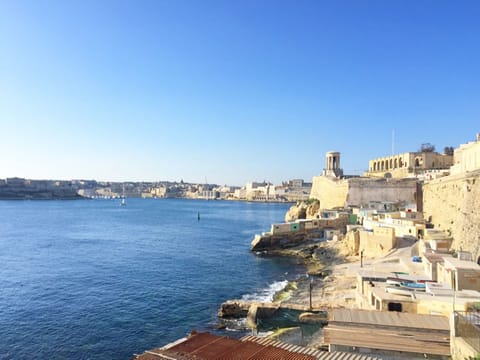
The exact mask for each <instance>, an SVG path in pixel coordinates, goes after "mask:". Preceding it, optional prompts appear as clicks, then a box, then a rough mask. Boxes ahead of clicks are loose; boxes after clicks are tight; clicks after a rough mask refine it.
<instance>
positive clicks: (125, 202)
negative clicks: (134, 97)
mask: <svg viewBox="0 0 480 360" xmlns="http://www.w3.org/2000/svg"><path fill="white" fill-rule="evenodd" d="M120 206H127V200H126V199H125V185H123V192H122V201H121V202H120Z"/></svg>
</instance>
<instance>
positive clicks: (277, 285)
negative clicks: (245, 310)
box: [242, 280, 288, 302]
mask: <svg viewBox="0 0 480 360" xmlns="http://www.w3.org/2000/svg"><path fill="white" fill-rule="evenodd" d="M287 284H288V281H287V280H283V281H275V282H274V283H272V284H270V285H269V286H268V287H267V288H265V289H262V290H260V291H258V292H255V293H253V294H246V295H243V296H242V300H250V301H259V302H271V301H273V297H274V295H275V294H276V293H277V292H279V291H281V290H283V289H284V288H285V286H287Z"/></svg>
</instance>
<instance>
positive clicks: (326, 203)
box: [310, 176, 348, 209]
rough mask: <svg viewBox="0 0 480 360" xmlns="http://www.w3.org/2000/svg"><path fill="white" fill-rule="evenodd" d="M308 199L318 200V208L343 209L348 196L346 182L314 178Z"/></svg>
mask: <svg viewBox="0 0 480 360" xmlns="http://www.w3.org/2000/svg"><path fill="white" fill-rule="evenodd" d="M312 182H313V184H312V192H311V193H310V198H314V199H317V200H320V208H322V209H333V208H335V207H344V206H345V202H346V200H347V196H348V180H346V179H335V178H331V177H327V176H314V177H313V180H312Z"/></svg>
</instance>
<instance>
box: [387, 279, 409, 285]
mask: <svg viewBox="0 0 480 360" xmlns="http://www.w3.org/2000/svg"><path fill="white" fill-rule="evenodd" d="M410 281H411V280H409V279H403V278H397V277H387V284H389V285H396V286H400V285H401V284H402V283H406V282H410Z"/></svg>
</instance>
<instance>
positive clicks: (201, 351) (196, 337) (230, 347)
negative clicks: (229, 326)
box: [137, 332, 316, 360]
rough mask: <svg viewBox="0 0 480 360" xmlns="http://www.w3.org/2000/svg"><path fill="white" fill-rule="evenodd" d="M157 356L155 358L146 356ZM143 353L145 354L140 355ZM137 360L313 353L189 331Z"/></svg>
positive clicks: (289, 359) (295, 359)
mask: <svg viewBox="0 0 480 360" xmlns="http://www.w3.org/2000/svg"><path fill="white" fill-rule="evenodd" d="M152 355H153V356H155V355H156V356H158V357H156V358H152V357H147V356H152ZM143 356H145V357H143ZM137 359H138V360H154V359H155V360H157V359H169V360H217V359H218V360H222V359H231V360H261V359H284V360H316V358H315V357H314V356H311V355H307V354H302V353H298V352H295V351H294V349H289V350H287V349H282V348H280V347H275V346H272V345H260V344H257V343H255V342H252V341H240V340H236V339H230V338H227V337H223V336H216V335H212V334H210V333H207V332H205V333H193V334H191V335H190V336H189V337H188V338H187V339H186V340H185V341H183V342H181V343H179V344H177V345H174V346H172V347H168V348H163V349H162V348H160V349H154V350H151V351H149V352H147V353H145V354H142V355H140V356H139V357H137Z"/></svg>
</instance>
